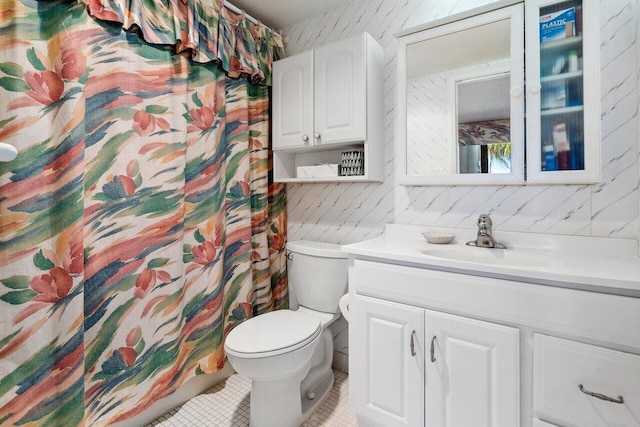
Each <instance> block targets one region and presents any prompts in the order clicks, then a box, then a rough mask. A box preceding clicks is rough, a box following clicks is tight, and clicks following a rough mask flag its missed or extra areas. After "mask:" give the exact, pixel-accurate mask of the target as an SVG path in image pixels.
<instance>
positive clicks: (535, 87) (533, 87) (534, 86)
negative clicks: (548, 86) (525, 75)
mask: <svg viewBox="0 0 640 427" xmlns="http://www.w3.org/2000/svg"><path fill="white" fill-rule="evenodd" d="M528 87H529V93H530V94H531V95H537V94H539V93H540V88H541V86H540V83H531V84H530V85H529V86H528Z"/></svg>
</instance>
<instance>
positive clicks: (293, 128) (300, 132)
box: [273, 51, 313, 150]
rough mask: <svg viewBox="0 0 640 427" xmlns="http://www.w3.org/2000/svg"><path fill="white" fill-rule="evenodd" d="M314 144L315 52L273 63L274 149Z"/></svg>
mask: <svg viewBox="0 0 640 427" xmlns="http://www.w3.org/2000/svg"><path fill="white" fill-rule="evenodd" d="M312 143H313V51H309V52H304V53H300V54H298V55H294V56H290V57H288V58H284V59H281V60H279V61H275V62H274V63H273V149H274V150H278V149H284V148H296V147H306V146H311V145H312Z"/></svg>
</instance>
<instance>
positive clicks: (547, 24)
mask: <svg viewBox="0 0 640 427" xmlns="http://www.w3.org/2000/svg"><path fill="white" fill-rule="evenodd" d="M575 35H576V8H575V7H570V8H568V9H563V10H559V11H557V12H553V13H547V14H546V15H541V16H540V43H544V42H548V41H552V40H559V39H564V38H567V37H573V36H575Z"/></svg>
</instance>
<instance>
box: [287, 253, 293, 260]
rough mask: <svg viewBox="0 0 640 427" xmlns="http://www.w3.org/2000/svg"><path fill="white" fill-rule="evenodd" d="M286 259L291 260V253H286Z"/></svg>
mask: <svg viewBox="0 0 640 427" xmlns="http://www.w3.org/2000/svg"><path fill="white" fill-rule="evenodd" d="M287 259H288V260H289V261H291V260H292V259H293V253H291V252H289V251H287Z"/></svg>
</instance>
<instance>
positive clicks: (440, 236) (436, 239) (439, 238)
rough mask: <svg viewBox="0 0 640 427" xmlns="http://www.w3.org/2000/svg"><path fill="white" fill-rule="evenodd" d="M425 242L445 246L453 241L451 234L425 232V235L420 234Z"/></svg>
mask: <svg viewBox="0 0 640 427" xmlns="http://www.w3.org/2000/svg"><path fill="white" fill-rule="evenodd" d="M422 235H423V236H424V238H425V239H427V242H429V243H433V244H436V245H445V244H447V243H451V241H452V240H453V234H447V233H435V232H432V231H427V232H426V233H422Z"/></svg>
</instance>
